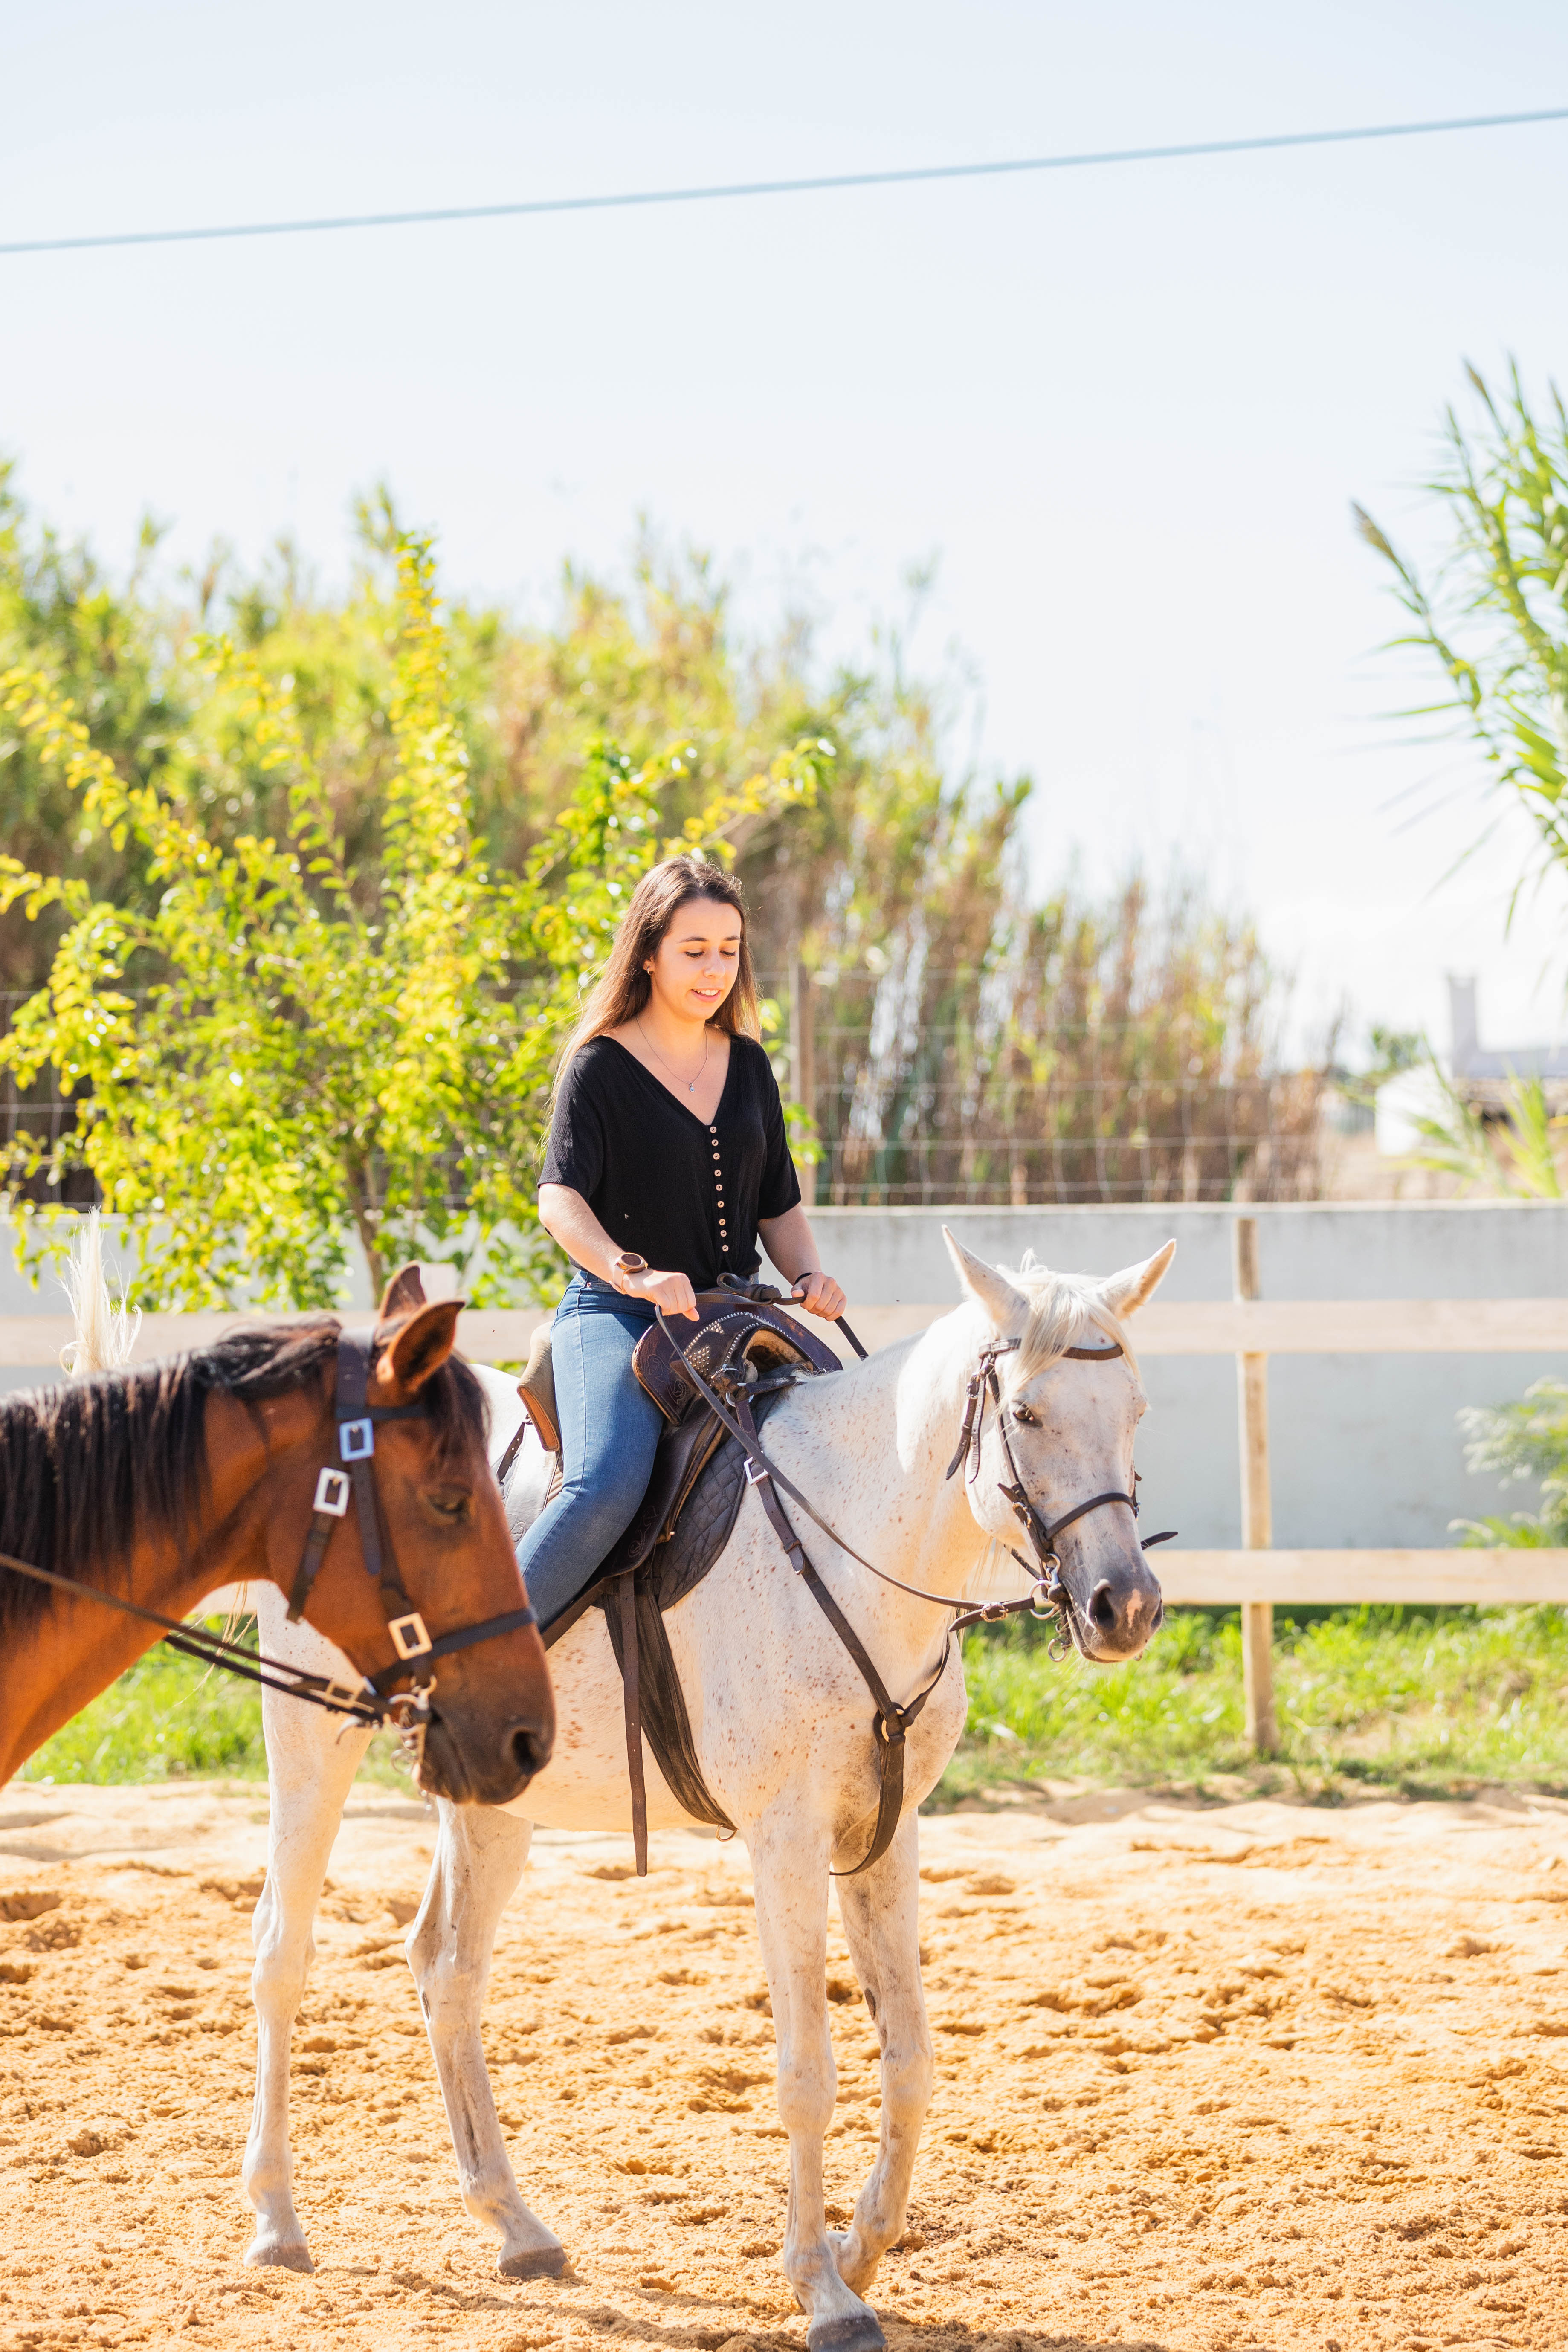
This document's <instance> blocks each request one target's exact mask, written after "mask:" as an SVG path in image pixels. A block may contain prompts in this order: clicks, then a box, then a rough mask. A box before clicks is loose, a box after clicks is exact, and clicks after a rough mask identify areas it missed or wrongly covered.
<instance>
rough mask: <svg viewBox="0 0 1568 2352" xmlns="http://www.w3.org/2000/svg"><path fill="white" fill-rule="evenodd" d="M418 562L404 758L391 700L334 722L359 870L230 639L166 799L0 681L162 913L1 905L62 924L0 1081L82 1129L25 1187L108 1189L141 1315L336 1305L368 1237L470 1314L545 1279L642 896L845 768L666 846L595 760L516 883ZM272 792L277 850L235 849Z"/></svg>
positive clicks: (264, 689)
mask: <svg viewBox="0 0 1568 2352" xmlns="http://www.w3.org/2000/svg"><path fill="white" fill-rule="evenodd" d="M398 558H399V560H398V592H397V597H396V600H395V606H394V609H393V616H392V618H393V627H392V633H391V635H392V642H391V650H390V659H391V681H390V694H389V696H388V698H387V702H386V709H385V742H384V744H382V743H381V742H380V741H379V740H372V739H373V737H374V736H375V735H376V731H377V730H378V728H379V724H380V720H379V716H378V709H379V706H378V705H376V703H375V701H374V698H370V699H369V700H368V701H367V702H366V703H365V704H364V706H363V708H362V709H361V710H360V712H359V714H358V717H357V719H351V718H347V717H345V716H344V715H343V710H342V697H341V695H340V696H338V697H336V698H334V700H333V705H332V708H333V731H334V734H335V737H336V739H337V740H340V741H341V740H342V738H343V734H344V731H345V730H348V732H349V734H350V735H351V737H352V734H353V727H354V726H355V725H357V727H358V729H359V735H358V739H357V742H351V751H352V752H353V757H352V758H351V759H350V761H349V765H350V766H351V767H353V768H355V769H356V770H357V772H360V773H361V774H363V773H364V772H366V771H367V770H370V769H374V771H375V772H376V788H377V811H376V814H377V820H378V839H377V841H376V844H375V848H374V858H373V859H369V860H367V863H366V866H363V867H360V868H356V866H354V864H353V862H352V861H351V859H350V857H349V856H348V855H347V853H346V852H345V848H344V845H343V842H342V837H341V832H340V827H339V823H338V818H337V814H336V811H335V809H334V806H333V803H332V798H331V792H330V790H329V788H328V784H327V781H326V778H325V776H324V775H323V772H322V768H321V761H320V759H319V757H318V751H317V743H316V742H313V741H312V740H311V736H312V731H315V732H316V733H317V735H318V740H319V734H320V730H310V728H308V727H307V725H306V724H305V723H304V722H303V721H302V719H301V717H300V709H299V706H298V703H297V700H296V681H295V679H294V677H292V675H291V674H290V673H289V672H287V671H284V672H281V673H279V672H278V671H276V670H274V669H272V668H270V667H268V666H265V665H264V664H263V663H262V662H261V661H260V660H259V659H258V657H257V656H256V655H255V654H254V653H253V652H247V651H246V650H245V649H244V647H243V646H237V645H236V644H235V643H234V642H233V640H232V639H227V638H225V639H218V640H215V641H211V642H210V643H208V644H207V645H206V646H205V647H203V648H201V652H202V654H203V656H204V658H205V665H206V672H207V677H208V688H207V693H206V696H205V701H204V702H203V704H202V705H201V706H200V708H199V709H197V711H196V712H195V716H194V718H193V720H192V724H191V728H190V730H189V740H188V744H187V745H186V746H184V747H183V748H182V756H181V757H180V759H179V760H177V761H172V762H171V763H170V765H169V767H168V768H167V770H166V771H165V772H163V773H161V774H159V775H157V776H156V777H153V778H151V779H146V778H142V777H137V778H134V779H132V780H127V778H126V777H125V776H124V775H123V774H122V773H121V770H120V768H118V767H117V766H116V764H115V762H114V761H113V760H112V759H111V758H110V756H109V755H108V754H107V753H106V752H105V751H101V750H100V749H99V748H98V747H97V746H96V745H94V744H93V742H92V741H91V740H90V736H89V730H88V729H87V728H86V726H85V725H84V724H83V723H82V721H81V720H80V719H79V718H78V717H77V716H76V714H75V712H74V711H73V709H71V706H70V704H69V702H68V700H67V698H65V696H64V695H63V694H62V693H61V692H60V690H59V689H58V687H57V686H56V685H54V684H53V683H52V682H51V680H50V679H49V678H47V677H45V676H44V675H42V674H41V673H39V672H38V671H37V670H35V669H27V668H15V669H13V670H11V671H9V672H8V673H6V674H5V675H4V676H3V677H0V718H3V719H5V722H6V723H7V724H8V726H9V728H10V730H12V731H13V732H14V734H15V735H16V737H17V738H18V739H19V740H21V741H22V742H24V743H25V744H26V746H27V747H28V749H29V751H30V753H31V755H32V757H33V758H34V759H35V760H36V761H37V763H38V765H39V766H40V767H41V769H42V770H43V771H44V772H46V773H47V774H49V775H51V776H54V777H58V778H60V779H63V781H64V782H65V783H66V785H67V786H68V788H69V789H70V790H71V791H72V792H73V793H75V794H76V795H77V796H78V799H79V804H80V808H81V811H82V818H83V823H84V825H86V826H89V827H91V828H93V829H95V830H97V831H100V832H101V833H103V834H105V835H107V836H108V837H109V839H110V842H111V843H112V844H113V845H114V846H115V848H116V849H117V850H119V851H121V852H123V853H127V854H128V855H129V856H130V857H131V859H132V863H134V864H137V865H139V866H140V868H141V872H142V879H143V881H144V883H145V884H146V885H147V886H148V887H147V890H146V894H145V898H144V900H143V903H142V905H141V906H136V905H126V904H118V905H117V904H114V903H111V902H110V901H108V900H105V899H101V898H96V897H95V896H94V895H93V892H92V890H91V888H90V887H89V883H88V882H87V881H86V880H85V879H83V878H80V877H75V876H59V875H53V876H48V875H40V874H38V873H37V872H30V871H28V870H27V869H26V867H25V866H23V865H22V864H21V862H20V861H19V860H18V859H16V857H14V856H5V857H3V858H0V909H4V908H8V907H10V906H12V905H13V904H20V905H21V906H23V907H24V908H25V909H26V913H27V915H28V916H29V917H30V918H32V919H37V917H38V916H39V915H40V914H42V913H44V912H45V911H46V910H47V909H51V908H58V909H59V910H61V912H62V913H63V915H64V918H65V921H66V929H65V931H64V935H63V937H62V938H61V940H60V942H59V945H58V949H57V950H56V953H55V956H54V961H53V964H52V967H51V970H50V972H49V976H48V980H47V984H46V985H45V987H44V988H43V989H42V990H41V991H39V992H38V993H37V995H36V996H34V997H33V998H32V999H31V1000H30V1001H29V1003H27V1004H26V1005H25V1006H24V1007H23V1008H22V1010H21V1012H20V1013H19V1014H18V1016H17V1017H16V1022H15V1024H14V1026H13V1028H12V1031H11V1034H9V1036H7V1037H6V1038H5V1040H4V1041H3V1042H0V1062H3V1063H5V1064H7V1065H8V1066H10V1067H11V1068H12V1069H14V1070H15V1072H16V1076H17V1077H18V1079H19V1080H20V1081H21V1083H23V1084H24V1085H26V1084H27V1083H29V1082H30V1081H31V1080H33V1079H34V1078H35V1077H36V1076H37V1074H38V1072H39V1071H40V1070H41V1069H43V1068H44V1067H45V1066H49V1065H52V1066H53V1067H54V1068H55V1070H56V1071H57V1072H58V1077H59V1083H60V1085H61V1087H62V1089H63V1090H64V1091H65V1092H66V1093H67V1094H68V1095H69V1096H70V1097H73V1098H74V1099H75V1101H76V1103H77V1120H76V1124H75V1126H74V1127H73V1128H72V1129H69V1130H68V1132H67V1133H66V1135H65V1136H64V1137H63V1139H60V1140H58V1142H55V1143H54V1144H52V1145H51V1144H49V1143H48V1142H47V1139H43V1138H41V1137H29V1136H28V1135H26V1133H24V1134H23V1136H22V1138H21V1139H20V1141H19V1144H18V1146H17V1149H16V1153H15V1155H14V1162H13V1172H14V1175H15V1176H16V1177H21V1178H36V1177H37V1175H38V1174H39V1173H40V1172H47V1178H48V1181H49V1183H50V1185H51V1186H55V1187H58V1183H59V1181H61V1179H62V1178H63V1177H64V1176H65V1174H66V1173H67V1172H68V1171H69V1170H70V1169H71V1168H73V1167H76V1166H82V1167H85V1168H86V1169H88V1170H89V1171H90V1172H91V1174H92V1175H93V1177H94V1178H95V1179H96V1180H97V1182H98V1184H99V1186H100V1189H101V1192H102V1196H103V1200H104V1204H105V1206H106V1208H107V1209H108V1210H109V1211H110V1212H111V1213H117V1214H121V1215H124V1216H126V1217H127V1218H129V1219H131V1220H132V1222H133V1223H134V1224H135V1225H136V1226H137V1228H138V1231H139V1234H141V1236H142V1258H141V1274H140V1277H139V1283H138V1295H139V1297H141V1299H142V1301H143V1303H147V1304H153V1303H161V1304H166V1305H168V1306H171V1307H200V1306H206V1305H221V1304H226V1303H229V1302H230V1301H231V1300H232V1299H234V1298H236V1297H248V1298H251V1299H255V1300H258V1301H260V1302H264V1303H276V1304H279V1305H282V1306H289V1307H312V1306H325V1305H330V1304H332V1303H334V1302H335V1301H336V1300H337V1299H338V1298H340V1297H341V1296H342V1292H343V1287H344V1282H345V1276H346V1271H347V1255H348V1247H349V1237H350V1234H353V1233H357V1234H358V1237H359V1239H360V1241H361V1243H362V1244H363V1247H364V1250H365V1253H366V1255H367V1257H368V1259H369V1261H370V1265H371V1269H372V1274H373V1277H374V1278H375V1279H376V1280H377V1281H378V1282H379V1280H380V1279H381V1277H382V1276H383V1275H384V1273H385V1271H386V1270H387V1269H388V1267H389V1266H390V1265H392V1264H393V1263H395V1261H396V1259H397V1258H398V1257H399V1256H401V1255H423V1256H426V1257H446V1258H450V1259H454V1260H457V1261H458V1262H459V1263H460V1264H461V1265H462V1266H463V1268H464V1272H465V1275H466V1276H467V1278H468V1283H469V1288H470V1292H471V1294H472V1295H474V1296H476V1297H487V1296H494V1295H497V1294H498V1293H499V1291H500V1290H501V1289H503V1288H505V1287H507V1286H510V1285H513V1284H515V1283H516V1282H517V1281H519V1280H526V1279H527V1277H528V1275H529V1272H530V1268H531V1265H535V1264H536V1263H537V1262H538V1261H537V1258H536V1256H535V1251H536V1248H537V1239H536V1237H537V1236H538V1231H539V1229H538V1226H537V1223H536V1217H535V1209H534V1183H535V1176H536V1170H537V1160H538V1149H539V1142H540V1137H541V1132H542V1126H543V1123H544V1121H545V1118H546V1116H547V1109H548V1097H549V1090H550V1085H551V1079H552V1071H553V1066H554V1062H555V1057H556V1055H557V1054H558V1052H559V1049H560V1045H561V1042H562V1038H563V1032H564V1029H565V1027H566V1026H567V1025H568V1024H569V1023H570V1021H571V1019H572V1018H573V1016H574V1013H575V1010H576V1007H577V1004H578V1003H579V996H580V990H581V985H582V982H583V980H584V976H585V975H587V974H589V973H591V972H592V971H593V969H594V968H595V965H596V964H597V963H598V962H599V961H600V960H601V958H602V956H603V954H604V952H605V947H606V945H607V943H608V940H609V938H610V935H611V933H612V931H613V929H614V927H615V924H616V919H617V918H618V915H619V912H620V909H621V908H623V907H624V906H625V904H626V898H627V896H628V895H629V892H630V890H631V889H632V888H633V887H635V885H636V882H637V877H639V875H640V874H641V873H642V872H643V871H644V870H645V869H646V868H647V866H648V865H649V864H651V863H652V862H653V860H654V859H655V858H656V857H657V856H660V855H664V854H668V851H670V850H671V849H673V848H677V847H682V846H685V847H696V846H701V847H704V848H706V849H708V850H709V851H710V852H711V853H712V854H713V855H715V856H724V855H726V854H727V851H728V841H727V835H728V834H729V832H730V831H731V828H733V827H735V826H736V825H738V824H744V823H746V822H747V821H749V820H751V819H752V818H754V817H756V816H758V815H759V814H763V813H765V812H767V811H769V810H771V809H773V807H775V806H778V805H780V804H783V803H791V802H793V803H803V802H809V801H810V800H811V799H812V797H813V796H814V795H815V793H816V787H817V780H818V777H819V775H820V774H821V773H822V772H824V771H825V770H826V767H827V764H828V761H829V757H830V747H829V746H827V745H826V743H823V742H819V741H817V740H808V741H805V742H803V743H801V744H800V745H798V746H797V747H792V748H791V749H790V750H788V751H782V752H779V753H777V754H775V756H774V758H773V761H771V763H770V765H769V766H768V768H767V769H766V771H765V772H760V773H755V774H752V775H750V776H747V777H745V778H744V779H742V780H741V781H740V782H737V783H736V784H734V785H733V786H732V787H731V788H730V789H727V790H724V791H722V792H721V793H715V794H713V795H711V796H710V797H709V798H708V799H707V801H706V802H705V803H704V804H703V805H702V806H701V807H700V808H699V809H697V810H695V811H693V812H690V813H689V814H685V815H684V821H682V822H679V823H677V824H674V825H670V823H669V820H670V818H671V816H672V815H674V816H678V817H679V815H680V814H681V812H679V810H672V808H671V806H670V803H671V799H672V793H671V789H670V787H671V776H670V772H669V763H668V762H660V761H647V762H645V763H643V764H642V765H640V766H634V765H633V763H632V761H630V760H629V759H628V758H627V757H626V754H625V753H623V752H621V751H618V750H616V748H615V747H613V746H611V745H607V744H605V743H603V742H595V744H593V745H591V746H589V747H588V749H587V751H586V753H585V756H584V761H583V762H582V765H581V768H580V771H579V773H578V776H577V780H576V782H575V783H574V788H573V791H572V793H571V795H570V797H569V798H568V800H567V801H566V803H565V804H564V805H563V807H562V808H561V809H560V810H559V812H558V813H557V814H555V815H554V816H553V818H552V821H551V822H550V823H549V824H548V825H546V826H545V827H544V828H543V830H542V833H541V834H540V836H539V838H538V840H537V842H536V843H535V845H534V846H533V847H532V849H531V851H530V853H529V854H528V856H527V857H526V859H525V861H524V862H523V864H522V866H521V870H519V871H508V870H505V869H500V868H497V867H495V866H491V865H489V864H488V863H487V862H486V859H485V857H484V855H483V851H482V847H481V845H480V844H479V841H478V840H477V839H476V836H475V831H474V826H473V822H472V816H471V812H470V807H469V794H468V751H467V746H466V742H465V739H464V731H463V729H462V726H461V724H460V721H459V716H458V708H457V703H456V698H455V696H454V691H453V686H452V677H451V655H450V647H449V643H448V638H447V632H446V630H445V628H444V626H443V625H442V622H441V620H440V617H439V614H438V611H437V601H436V595H435V586H434V572H433V564H432V561H431V556H430V552H429V549H428V546H427V545H426V544H425V543H424V542H421V541H416V540H413V539H405V540H403V541H401V542H400V545H399V551H398ZM256 779H260V780H263V781H264V782H266V783H267V785H268V789H269V792H270V793H271V795H272V798H273V801H274V805H275V806H277V807H278V809H279V814H280V817H281V820H282V822H281V823H280V825H279V833H278V834H277V835H274V834H271V833H266V834H258V833H252V832H248V831H241V832H237V833H234V832H231V830H230V829H229V827H228V826H227V825H226V823H225V822H223V819H226V817H227V816H228V815H229V814H231V811H230V806H229V804H230V803H235V802H238V801H240V800H241V799H242V797H248V798H249V799H251V800H254V799H255V798H256V797H257V795H256V792H255V789H254V780H256ZM220 810H221V815H220V816H216V817H215V815H214V812H215V811H220ZM14 1214H15V1217H16V1223H17V1225H18V1228H19V1231H20V1234H21V1238H22V1242H23V1244H24V1247H25V1249H26V1250H28V1251H35V1252H36V1251H37V1249H38V1248H39V1247H47V1245H48V1244H49V1241H50V1234H51V1227H52V1225H53V1223H54V1222H55V1220H54V1213H53V1212H52V1211H51V1210H50V1209H49V1208H48V1207H47V1206H45V1207H44V1208H42V1209H40V1208H39V1207H38V1206H37V1204H36V1202H34V1201H32V1200H31V1199H29V1198H27V1197H26V1196H24V1195H21V1194H16V1195H15V1196H14Z"/></svg>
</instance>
